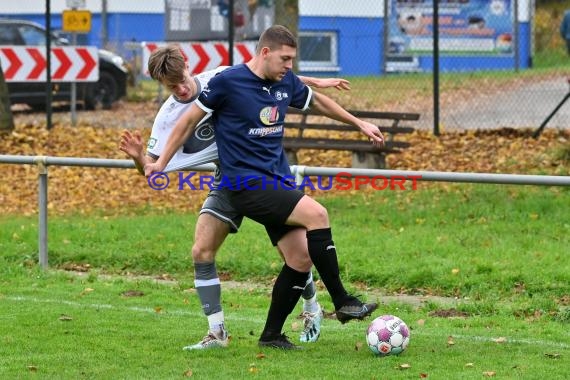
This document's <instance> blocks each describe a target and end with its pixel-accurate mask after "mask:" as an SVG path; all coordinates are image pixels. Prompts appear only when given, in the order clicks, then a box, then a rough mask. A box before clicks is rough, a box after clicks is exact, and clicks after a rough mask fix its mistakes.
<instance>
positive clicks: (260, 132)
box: [248, 125, 283, 137]
mask: <svg viewBox="0 0 570 380" xmlns="http://www.w3.org/2000/svg"><path fill="white" fill-rule="evenodd" d="M282 132H283V126H282V125H279V126H276V127H265V128H250V129H249V132H248V135H254V136H260V137H263V136H267V135H273V134H276V133H282Z"/></svg>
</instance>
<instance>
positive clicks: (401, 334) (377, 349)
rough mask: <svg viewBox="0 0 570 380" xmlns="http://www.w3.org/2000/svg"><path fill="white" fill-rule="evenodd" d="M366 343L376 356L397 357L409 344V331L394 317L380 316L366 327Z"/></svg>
mask: <svg viewBox="0 0 570 380" xmlns="http://www.w3.org/2000/svg"><path fill="white" fill-rule="evenodd" d="M366 343H368V348H370V350H371V351H372V352H373V353H374V354H376V355H380V356H388V355H398V354H401V353H402V352H403V351H404V350H405V349H406V348H407V347H408V343H410V330H409V329H408V325H406V323H405V322H404V321H402V320H401V319H400V318H398V317H396V316H395V315H382V316H380V317H378V318H376V319H375V320H373V321H372V322H371V323H370V325H368V329H367V330H366Z"/></svg>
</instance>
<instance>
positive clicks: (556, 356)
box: [544, 352, 562, 359]
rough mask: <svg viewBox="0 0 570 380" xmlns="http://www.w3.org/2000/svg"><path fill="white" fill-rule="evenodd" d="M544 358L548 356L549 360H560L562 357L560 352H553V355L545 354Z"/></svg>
mask: <svg viewBox="0 0 570 380" xmlns="http://www.w3.org/2000/svg"><path fill="white" fill-rule="evenodd" d="M544 356H546V357H547V358H550V359H559V358H560V357H561V356H562V355H561V354H559V353H558V352H552V353H548V352H547V353H545V354H544Z"/></svg>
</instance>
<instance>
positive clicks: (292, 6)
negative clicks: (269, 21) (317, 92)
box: [275, 0, 299, 72]
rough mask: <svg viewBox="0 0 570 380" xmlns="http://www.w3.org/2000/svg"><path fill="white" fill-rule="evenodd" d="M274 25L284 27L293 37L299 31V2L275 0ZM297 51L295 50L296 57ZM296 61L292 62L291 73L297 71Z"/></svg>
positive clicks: (294, 0)
mask: <svg viewBox="0 0 570 380" xmlns="http://www.w3.org/2000/svg"><path fill="white" fill-rule="evenodd" d="M275 24H279V25H283V26H286V27H287V28H288V29H289V30H290V31H291V32H293V34H294V35H296V36H297V35H298V34H297V32H298V30H299V0H275ZM298 54H299V49H297V55H298ZM297 62H298V59H297V60H295V62H294V67H293V71H295V72H296V71H297Z"/></svg>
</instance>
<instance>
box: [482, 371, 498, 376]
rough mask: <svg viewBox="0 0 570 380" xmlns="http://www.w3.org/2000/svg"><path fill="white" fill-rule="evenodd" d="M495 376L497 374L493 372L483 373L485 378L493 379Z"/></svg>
mask: <svg viewBox="0 0 570 380" xmlns="http://www.w3.org/2000/svg"><path fill="white" fill-rule="evenodd" d="M496 374H497V372H495V371H485V372H483V376H486V377H493V376H495V375H496Z"/></svg>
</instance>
